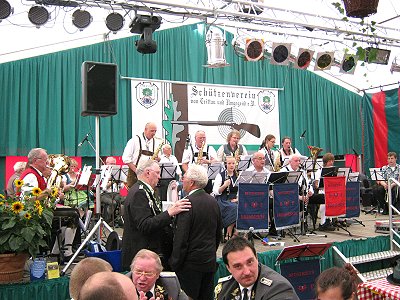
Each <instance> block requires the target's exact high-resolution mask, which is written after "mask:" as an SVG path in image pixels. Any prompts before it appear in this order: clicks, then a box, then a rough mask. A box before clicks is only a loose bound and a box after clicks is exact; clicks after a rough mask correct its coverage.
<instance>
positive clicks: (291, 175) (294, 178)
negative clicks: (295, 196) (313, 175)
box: [286, 171, 302, 183]
mask: <svg viewBox="0 0 400 300" xmlns="http://www.w3.org/2000/svg"><path fill="white" fill-rule="evenodd" d="M301 173H302V172H301V171H291V172H288V175H287V177H286V182H287V183H294V182H298V181H299V179H300V176H301Z"/></svg>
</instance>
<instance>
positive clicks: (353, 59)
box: [340, 54, 358, 74]
mask: <svg viewBox="0 0 400 300" xmlns="http://www.w3.org/2000/svg"><path fill="white" fill-rule="evenodd" d="M357 61H358V56H357V55H353V54H345V55H344V56H343V60H342V63H341V64H340V73H346V74H354V71H355V70H356V67H357Z"/></svg>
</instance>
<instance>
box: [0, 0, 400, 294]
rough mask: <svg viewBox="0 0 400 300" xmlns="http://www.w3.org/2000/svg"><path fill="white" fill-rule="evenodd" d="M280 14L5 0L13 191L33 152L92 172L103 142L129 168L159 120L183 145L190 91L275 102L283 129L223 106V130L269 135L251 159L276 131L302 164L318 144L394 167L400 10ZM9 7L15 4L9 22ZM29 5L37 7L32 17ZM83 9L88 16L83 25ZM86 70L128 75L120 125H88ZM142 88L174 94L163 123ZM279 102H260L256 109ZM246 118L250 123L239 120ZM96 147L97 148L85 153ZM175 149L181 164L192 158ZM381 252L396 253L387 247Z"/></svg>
mask: <svg viewBox="0 0 400 300" xmlns="http://www.w3.org/2000/svg"><path fill="white" fill-rule="evenodd" d="M170 2H171V1H170ZM281 2H285V3H282V4H276V3H274V4H273V5H272V4H271V5H270V4H269V3H267V1H264V2H262V1H258V2H257V1H240V0H232V1H222V0H219V1H218V0H214V1H213V0H208V1H197V0H180V1H174V3H168V2H167V1H162V0H143V1H129V0H128V1H112V3H109V1H103V0H100V1H99V0H96V1H92V0H75V1H72V0H71V1H69V0H68V1H63V0H36V1H33V0H21V1H4V0H0V21H1V22H0V31H1V32H2V34H1V35H2V37H3V38H5V41H7V42H3V43H2V47H1V48H2V49H0V78H1V79H0V99H2V103H3V104H2V106H1V108H0V116H1V117H2V119H3V126H2V128H3V129H2V137H3V143H2V145H1V146H0V178H2V179H3V180H2V183H3V184H4V186H5V184H6V180H7V175H6V163H7V157H10V156H13V157H15V156H17V157H26V155H27V153H28V152H29V150H30V149H32V148H35V147H42V148H45V149H47V151H48V153H63V154H65V155H68V156H72V157H81V158H82V162H81V165H84V164H89V165H94V164H95V156H96V152H95V151H94V149H93V147H91V145H93V144H95V142H96V139H97V138H98V140H99V143H100V149H99V150H98V151H99V154H100V156H103V157H104V156H109V155H113V156H121V155H122V151H123V149H124V147H125V145H126V142H127V141H128V139H130V138H131V137H132V135H133V134H137V133H140V132H141V130H142V129H143V124H144V122H145V120H147V121H150V120H153V118H159V119H160V125H161V126H160V128H162V130H160V134H162V135H163V138H165V139H166V140H168V141H169V142H170V143H171V144H172V143H173V142H176V144H177V145H182V142H183V143H184V142H185V139H186V136H187V135H188V134H192V135H193V134H194V129H195V128H197V127H189V126H187V125H186V126H184V131H182V133H180V132H179V134H178V133H177V132H175V131H174V130H173V129H172V125H171V124H173V123H171V121H177V120H178V121H182V120H183V121H192V120H191V119H190V118H188V116H187V115H186V119H184V118H183V117H182V111H180V110H179V109H177V107H179V103H176V102H177V101H178V98H182V97H183V96H182V94H180V93H181V92H182V90H181V89H182V86H186V90H185V91H186V93H188V90H187V86H190V87H192V88H193V86H201V85H207V88H210V89H212V88H214V87H218V88H225V89H231V88H232V89H240V88H241V89H243V90H244V91H246V88H247V89H248V90H252V89H259V90H263V89H266V90H269V91H270V92H271V91H272V92H273V93H272V92H271V93H272V94H271V95H274V97H276V98H275V100H276V102H275V105H276V108H277V117H276V118H271V117H270V115H268V114H267V113H265V112H264V113H262V114H259V115H257V116H256V117H254V116H253V115H251V114H248V113H246V112H248V111H247V110H246V109H244V108H243V107H242V106H243V105H242V104H241V103H242V102H240V101H238V102H229V104H224V106H226V107H225V108H230V110H231V114H230V115H228V117H227V119H224V120H222V121H223V122H225V123H228V122H231V123H232V122H233V123H235V124H240V123H241V122H244V120H245V121H246V122H247V123H254V124H258V125H259V127H260V128H261V132H262V134H261V135H260V137H259V138H258V140H256V139H255V137H254V136H250V137H249V135H250V134H248V133H246V134H247V136H246V137H245V138H244V140H246V139H248V140H249V142H248V143H246V146H247V147H248V149H249V150H250V151H252V152H253V151H256V150H257V149H258V146H259V145H260V143H261V139H262V138H264V136H265V135H266V134H267V133H273V134H275V135H276V136H277V141H279V137H280V138H282V137H283V136H290V137H292V139H293V143H294V146H295V147H296V148H297V149H299V151H300V152H301V153H303V154H305V155H308V154H309V149H308V146H317V147H321V148H323V152H322V154H323V153H324V152H332V153H334V154H335V155H338V157H342V159H343V160H345V158H346V155H350V156H349V159H348V161H347V163H349V164H350V165H353V163H354V160H356V161H358V160H360V163H359V164H358V170H360V171H363V170H364V171H366V170H367V169H368V168H369V167H381V166H382V165H384V164H386V154H387V152H388V151H395V152H397V153H399V150H400V141H399V139H398V136H399V134H400V132H399V131H400V126H399V125H400V120H399V118H400V113H399V112H400V107H399V100H398V99H399V95H398V92H399V75H398V74H399V73H398V72H399V71H400V60H398V59H397V55H398V53H399V50H398V49H399V45H400V44H399V42H400V33H399V30H398V28H399V26H398V24H399V18H398V16H399V13H400V4H399V3H398V1H395V0H380V1H379V5H378V7H377V12H376V14H372V15H371V16H367V17H365V18H360V17H347V18H346V17H345V12H344V13H343V12H340V9H341V8H342V6H343V4H340V5H338V6H339V7H337V6H335V5H333V4H332V3H331V2H332V1H325V0H313V1H311V0H307V1H305V2H307V3H306V4H305V2H302V1H294V0H293V1H281ZM4 3H10V4H11V5H10V7H12V9H11V10H10V14H9V15H7V8H8V6H7V5H6V4H4ZM340 3H341V2H340ZM3 5H5V6H3ZM32 7H40V9H38V11H36V13H35V12H33V11H32V12H30V10H31V8H32ZM41 8H45V9H46V11H47V12H48V14H49V15H50V18H49V19H48V20H47V19H46V18H45V17H46V15H47V14H46V12H45V11H44V10H43V9H41ZM77 10H80V11H81V12H82V11H84V12H89V13H90V18H89V19H85V18H84V16H87V14H86V13H83V14H82V15H79V16H78V15H76V14H75V16H73V15H74V13H75V12H76V11H77ZM1 12H3V14H1ZM4 12H5V13H4ZM112 13H113V14H114V15H113V17H116V19H117V21H118V20H120V21H121V20H122V21H123V22H122V24H121V23H118V22H117V21H115V20H114V19H113V20H114V21H115V22H117V24H114V23H113V25H115V26H116V27H112V28H108V27H107V26H106V21H105V20H106V19H107V16H108V15H109V14H112ZM116 13H118V14H119V16H117V15H116ZM34 16H36V17H38V19H35V20H31V19H32V18H34ZM121 17H122V18H121ZM43 18H45V19H46V20H44V19H43ZM79 21H80V22H79ZM35 23H36V24H35ZM40 23H43V24H40ZM107 25H108V26H112V25H110V24H107ZM118 25H120V26H121V27H120V28H119V26H118ZM145 28H147V29H146V30H144V29H145ZM155 45H156V49H155ZM275 50H276V51H275ZM303 53H304V55H303V56H301V55H302V54H303ZM300 57H303V58H304V57H305V59H304V60H299V58H300ZM321 57H322V58H321ZM320 58H321V60H320ZM84 62H98V63H107V64H113V65H116V66H117V80H116V86H117V99H116V108H117V110H116V111H115V113H110V114H106V115H105V117H104V118H103V117H102V118H100V119H99V118H98V117H99V115H100V114H98V115H96V114H89V115H86V116H85V115H82V91H83V89H84V88H83V87H82V78H83V77H84V75H85V74H87V73H88V72H89V71H87V72H86V73H85V72H84V71H82V70H83V68H82V64H83V63H84ZM397 63H399V65H397ZM137 81H139V82H145V83H148V84H149V85H153V86H163V88H164V91H165V93H164V94H162V95H160V99H162V100H160V101H162V104H163V107H162V114H160V115H155V114H151V113H150V112H149V111H150V109H152V107H145V106H143V105H142V107H139V108H138V106H137V98H138V94H137V93H138V91H140V90H139V89H137V88H136V87H137V86H136V85H135V82H137ZM165 85H170V86H169V87H168V88H165V87H164V86H165ZM192 91H193V90H192ZM141 92H143V90H142V91H141ZM183 98H184V99H185V100H186V101H187V98H185V97H183ZM272 98H273V96H270V97H269V98H262V99H261V100H260V99H257V101H258V102H256V103H255V104H254V106H256V107H259V106H261V105H262V104H263V102H262V101H263V100H266V101H268V102H271V101H272V100H273V99H272ZM271 99H272V100H271ZM278 99H279V100H278ZM153 100H154V99H153ZM153 100H152V101H153ZM260 101H261V102H260ZM278 104H279V105H278ZM210 105H211V104H210V103H207V102H205V103H204V111H202V112H203V113H202V114H201V115H197V116H196V117H197V120H203V121H219V122H221V120H217V119H215V118H214V119H210V116H211V117H214V116H215V114H213V113H211V111H212V109H213V107H212V106H210ZM246 105H247V104H246ZM153 108H154V107H153ZM272 109H273V108H272ZM241 110H243V111H244V113H242V114H239V113H238V114H237V115H240V116H241V115H243V117H241V118H242V119H240V118H239V117H238V116H237V115H236V114H232V111H239V112H240V111H241ZM250 112H251V111H250ZM220 115H221V114H220ZM216 116H218V113H217V114H216ZM237 118H238V119H237ZM263 124H264V125H263ZM265 124H270V125H268V126H271V127H267V125H265ZM97 126H98V128H99V130H97ZM225 127H227V126H226V125H225V126H220V125H219V126H217V128H215V134H214V133H213V135H210V144H211V146H214V147H215V148H217V147H219V146H220V145H221V144H222V143H224V142H225V141H224V134H221V132H223V131H224V130H223V129H224V128H225ZM270 128H273V130H272V129H271V132H270V131H269V129H270ZM210 130H211V129H210ZM213 132H214V131H213ZM304 133H305V135H304ZM85 136H86V137H87V139H88V140H89V141H90V142H91V143H90V144H89V143H84V144H83V145H81V146H79V147H78V145H79V143H80V142H81V141H82V138H84V137H85ZM304 137H305V138H304ZM179 143H180V144H179ZM177 147H178V146H177ZM177 147H175V149H174V151H175V153H179V151H182V148H179V149H178V148H177ZM179 147H181V146H179ZM354 157H355V158H354ZM178 159H179V157H178ZM347 163H346V164H347ZM10 167H11V168H12V165H11V166H7V168H10ZM356 168H357V167H356ZM356 168H355V169H356ZM379 244H380V245H384V246H385V247H386V246H387V241H386V240H385V241H383V240H382V241H381V240H379ZM384 246H382V248H384ZM367 247H370V245H369V246H367ZM47 288H48V289H53V288H55V287H54V286H48V287H47Z"/></svg>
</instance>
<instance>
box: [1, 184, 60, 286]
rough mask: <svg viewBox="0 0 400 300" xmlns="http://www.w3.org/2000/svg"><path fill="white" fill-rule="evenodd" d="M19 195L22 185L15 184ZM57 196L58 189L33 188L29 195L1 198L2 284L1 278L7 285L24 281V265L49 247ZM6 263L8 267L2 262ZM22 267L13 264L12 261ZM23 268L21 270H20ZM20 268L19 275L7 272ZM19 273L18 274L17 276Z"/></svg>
mask: <svg viewBox="0 0 400 300" xmlns="http://www.w3.org/2000/svg"><path fill="white" fill-rule="evenodd" d="M15 184H16V186H17V188H18V191H20V189H21V187H22V185H23V182H22V180H16V181H15ZM57 196H58V190H57V189H56V188H54V189H52V190H51V193H50V194H49V193H48V192H42V191H41V190H40V189H39V188H33V189H32V190H31V192H30V193H29V194H24V195H21V193H20V192H17V195H16V196H15V197H5V196H4V195H2V194H0V282H1V281H2V278H1V276H2V274H3V275H4V276H5V278H4V280H5V281H11V282H12V281H18V279H15V278H14V277H15V276H17V277H18V278H19V277H21V278H22V271H23V266H24V264H25V261H26V260H27V259H28V257H29V256H32V257H35V256H36V255H37V254H38V253H39V251H40V250H39V249H40V247H47V245H48V239H49V237H50V233H51V225H52V220H53V206H54V199H55V198H56V197H57ZM2 259H3V260H4V259H5V261H6V262H5V263H3V264H2V263H1V260H2ZM15 259H17V260H20V263H13V260H15ZM21 264H22V267H21ZM14 265H18V266H19V267H18V268H19V270H18V271H12V270H8V269H5V268H7V267H12V266H14ZM17 273H18V274H17Z"/></svg>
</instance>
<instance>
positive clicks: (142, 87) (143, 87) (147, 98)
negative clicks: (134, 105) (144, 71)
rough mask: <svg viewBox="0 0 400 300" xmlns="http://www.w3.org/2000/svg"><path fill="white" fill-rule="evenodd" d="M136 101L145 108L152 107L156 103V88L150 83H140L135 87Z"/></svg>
mask: <svg viewBox="0 0 400 300" xmlns="http://www.w3.org/2000/svg"><path fill="white" fill-rule="evenodd" d="M136 99H137V101H138V102H139V103H140V104H141V105H143V106H144V107H146V108H150V107H152V106H154V105H155V104H156V103H157V101H158V87H157V86H156V85H155V84H154V83H151V82H141V83H139V84H138V85H137V86H136Z"/></svg>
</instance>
